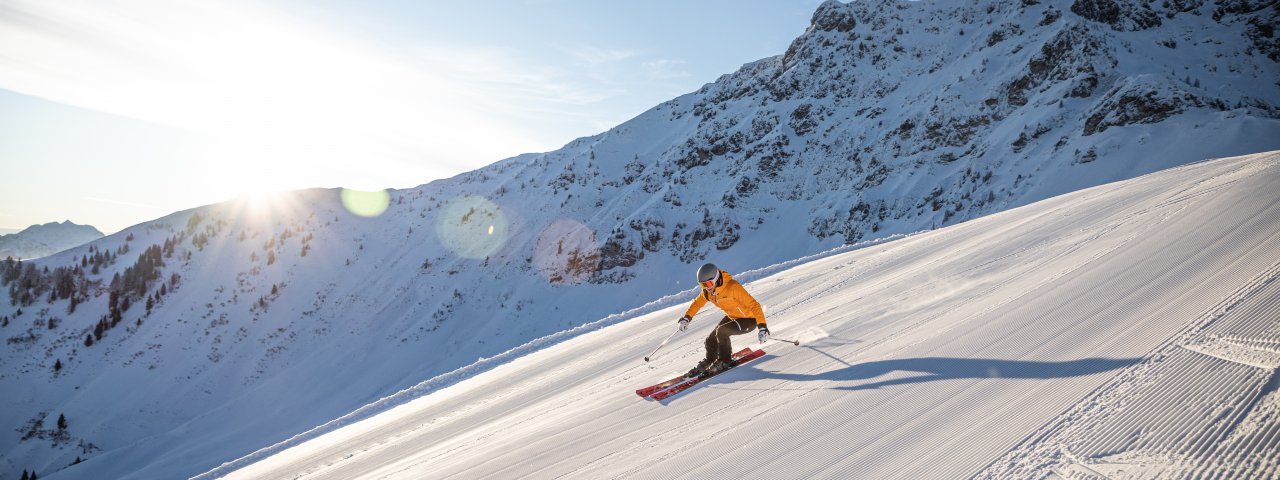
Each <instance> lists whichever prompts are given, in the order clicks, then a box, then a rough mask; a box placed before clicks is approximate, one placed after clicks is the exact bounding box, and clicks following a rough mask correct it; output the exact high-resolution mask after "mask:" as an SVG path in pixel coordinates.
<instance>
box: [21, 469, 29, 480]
mask: <svg viewBox="0 0 1280 480" xmlns="http://www.w3.org/2000/svg"><path fill="white" fill-rule="evenodd" d="M22 480H31V474H29V473H27V471H26V470H25V469H24V470H23V471H22Z"/></svg>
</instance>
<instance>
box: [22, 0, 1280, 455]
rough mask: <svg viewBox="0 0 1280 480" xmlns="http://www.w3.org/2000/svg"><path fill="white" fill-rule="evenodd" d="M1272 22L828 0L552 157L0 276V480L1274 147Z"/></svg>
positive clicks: (211, 209)
mask: <svg viewBox="0 0 1280 480" xmlns="http://www.w3.org/2000/svg"><path fill="white" fill-rule="evenodd" d="M1276 17H1277V9H1276V7H1275V6H1274V5H1268V4H1263V3H1261V2H1241V1H1223V2H1201V1H1181V2H1172V1H1171V2H1168V3H1162V4H1159V5H1157V4H1155V3H1151V2H1139V1H1136V0H1135V1H1119V0H1117V1H1105V0H1098V1H1083V0H1081V1H1076V2H1074V3H1072V4H1071V5H1069V6H1068V5H1066V4H1065V3H1058V2H1035V1H1010V0H1001V1H983V2H973V3H961V4H955V3H949V2H931V1H926V2H895V1H877V2H854V3H849V4H843V3H839V2H835V1H830V2H827V3H824V4H823V5H822V6H821V7H820V8H819V9H818V10H817V11H816V12H815V14H814V16H813V19H812V24H811V26H810V27H809V29H808V30H807V31H806V32H805V33H804V34H803V35H801V36H800V37H798V38H797V39H796V40H795V41H794V42H793V43H792V45H791V46H790V48H788V49H787V51H786V52H783V53H781V54H780V55H778V56H775V57H770V58H766V59H762V60H759V61H756V62H752V63H749V64H747V65H744V66H743V67H742V68H741V69H740V70H738V71H736V72H733V73H730V74H727V75H724V76H722V77H721V78H719V79H717V80H716V81H715V82H713V83H709V84H707V85H706V86H704V87H703V88H701V89H699V90H698V91H696V92H692V93H689V94H687V95H683V96H681V97H678V98H676V99H673V100H671V101H668V102H665V103H663V104H661V105H658V106H656V107H654V108H653V109H651V110H649V111H647V112H644V113H643V114H641V115H639V116H637V117H636V118H634V119H632V120H630V121H627V122H625V123H623V124H621V125H619V126H618V127H616V128H613V129H610V130H609V131H607V132H603V133H601V134H599V135H595V136H591V137H586V138H581V139H578V140H575V141H573V142H570V143H569V144H568V145H566V146H565V147H564V148H562V149H560V150H557V151H553V152H546V153H535V154H525V155H520V156H517V157H514V158H511V159H507V160H503V161H500V162H497V163H495V164H493V165H490V166H488V167H485V168H482V169H479V170H476V171H473V172H469V173H466V174H463V175H459V176H457V177H454V178H450V179H445V180H439V181H435V182H431V183H429V184H426V185H423V186H421V187H417V188H413V189H406V190H399V191H391V192H387V193H384V194H372V197H368V194H359V193H351V192H343V191H339V190H312V191H303V192H295V193H293V194H291V195H288V196H284V197H281V198H278V199H276V201H275V202H274V204H273V205H271V206H270V207H268V208H263V207H261V206H258V207H255V206H254V205H251V204H250V203H249V202H245V201H233V202H228V203H225V204H220V205H212V206H208V207H201V208H198V209H193V210H189V211H184V212H178V213H175V214H173V215H170V216H167V217H165V218H161V219H157V220H156V221H153V222H147V223H144V224H142V225H138V226H135V227H132V228H129V229H126V230H125V231H122V232H120V233H118V234H115V235H111V236H108V237H106V238H103V239H100V240H97V241H94V242H92V243H91V244H90V245H88V246H84V247H80V248H76V249H72V250H70V251H67V252H63V253H60V254H57V255H53V256H51V257H48V258H45V259H40V260H37V261H34V262H23V265H21V266H17V265H8V266H6V267H5V271H6V272H8V274H9V275H11V276H12V280H9V279H6V281H7V283H6V285H5V287H6V288H8V289H10V290H11V291H10V293H11V295H10V298H11V299H14V302H13V303H11V304H9V305H3V302H0V322H2V323H3V326H0V336H3V337H4V338H6V342H5V344H3V345H0V359H3V362H4V364H5V365H6V366H7V367H8V369H7V370H5V371H3V372H0V388H2V389H4V390H5V391H7V392H20V393H19V394H16V396H15V400H14V403H13V405H14V408H11V409H6V410H5V411H4V414H3V416H2V417H0V426H3V427H6V428H7V430H6V431H15V432H17V434H16V435H8V436H4V435H0V451H4V452H6V454H5V455H4V456H3V457H0V462H3V463H0V474H4V475H10V474H11V473H12V474H13V475H17V473H16V472H20V471H23V470H32V471H38V472H40V476H41V478H59V477H58V475H65V476H66V477H67V478H71V477H76V476H78V475H82V474H81V473H77V472H86V471H90V472H93V473H94V474H95V475H98V476H104V477H111V478H115V477H121V478H128V477H130V476H133V477H138V478H143V477H168V476H178V475H183V476H185V475H191V474H195V473H199V472H201V471H204V470H207V469H209V468H212V467H213V466H216V465H217V464H218V463H219V462H222V461H226V460H229V459H231V458H235V457H238V456H240V455H244V454H245V453H248V452H247V451H252V450H253V449H254V448H257V447H258V446H263V445H267V444H271V443H274V442H276V441H279V440H281V439H283V438H288V437H289V436H290V435H293V434H294V433H297V432H299V431H301V430H305V429H306V428H309V427H311V426H314V425H317V424H320V423H324V422H325V421H327V420H329V419H332V418H334V417H336V416H338V415H342V414H344V413H347V412H348V411H350V410H352V409H354V408H357V407H359V406H361V405H364V404H366V403H368V402H369V401H371V400H376V399H377V398H380V397H382V396H384V395H388V394H390V393H392V392H395V391H397V390H399V389H401V388H405V387H407V386H410V385H415V384H417V383H418V382H420V381H422V380H423V379H428V378H433V377H435V376H437V375H440V374H442V373H445V372H449V371H452V370H454V369H457V368H462V367H465V366H467V365H470V364H471V363H472V362H473V361H475V360H476V359H477V358H487V357H491V356H493V355H497V354H499V353H501V352H503V351H505V350H507V349H510V348H513V347H515V346H518V345H522V344H524V343H525V342H528V341H530V340H531V339H535V338H539V337H541V336H544V335H550V334H555V333H557V332H563V331H566V330H568V329H572V328H574V327H576V326H579V325H583V324H586V323H588V322H592V321H595V320H598V319H601V318H604V317H606V316H609V315H611V314H617V313H618V312H623V311H626V310H627V309H629V308H633V307H637V306H640V305H643V304H645V303H646V302H649V301H651V300H653V299H654V298H659V297H661V296H663V295H670V294H674V293H678V292H680V291H682V290H684V289H689V288H691V287H693V283H694V282H693V281H692V272H693V271H694V269H696V268H697V266H698V265H699V264H700V263H702V262H704V261H713V262H715V263H717V264H719V265H721V266H723V267H724V268H726V269H729V270H730V271H733V272H735V273H736V272H742V271H746V270H751V269H753V268H759V267H763V266H767V265H772V264H776V263H779V262H782V261H786V260H789V259H793V258H796V257H800V256H804V255H808V254H812V253H815V252H820V251H823V250H826V249H830V248H834V247H838V246H841V245H845V244H848V243H853V242H857V241H860V240H865V239H870V238H876V237H882V236H888V235H892V234H900V233H910V232H916V231H920V230H925V229H930V228H935V227H939V226H943V225H948V224H953V223H957V222H962V221H964V220H967V219H971V218H975V217H978V216H982V215H987V214H991V213H995V212H999V211H1002V210H1004V209H1008V208H1011V207H1016V206H1021V205H1025V204H1028V203H1031V202H1034V201H1036V200H1040V199H1044V198H1047V197H1050V196H1053V195H1057V194H1061V193H1065V192H1070V191H1076V190H1079V189H1082V188H1087V187H1091V186H1094V185H1099V184H1102V183H1106V182H1110V181H1115V180H1120V179H1124V178H1130V177H1133V176H1136V175H1140V174H1143V173H1148V172H1152V171H1156V170H1160V169H1163V168H1167V167H1171V166H1175V165H1180V164H1184V163H1187V162H1193V161H1198V160H1201V159H1204V158H1209V157H1219V156H1227V155H1234V154H1241V153H1251V152H1257V151H1264V150H1273V149H1278V148H1280V113H1278V112H1280V109H1278V107H1277V106H1280V85H1277V83H1276V79H1277V78H1280V75H1278V74H1277V73H1280V68H1278V65H1280V63H1277V60H1276V59H1275V58H1274V57H1275V51H1276V49H1275V45H1276V44H1275V41H1274V38H1275V37H1274V29H1272V28H1270V26H1272V25H1274V24H1275V23H1276V22H1275V19H1276ZM1134 159H1141V160H1134ZM351 202H372V203H374V204H379V205H377V206H379V207H382V208H385V211H383V210H382V208H375V209H372V211H373V212H375V213H370V211H371V210H370V209H367V208H351V206H352V205H351ZM353 212H354V213H353ZM376 212H380V214H379V213H376ZM117 277H119V279H118V280H117ZM744 280H746V281H750V280H752V278H751V276H750V275H746V276H744ZM18 290H21V291H18ZM767 308H768V306H767V305H766V309H767ZM766 314H767V313H766ZM708 315H710V314H708ZM700 317H701V316H700ZM672 320H673V322H674V319H672ZM698 321H699V324H701V322H706V320H705V319H702V318H700V319H699V320H698ZM771 325H772V326H773V327H774V328H775V329H779V330H781V331H785V329H786V328H788V326H787V325H773V324H772V323H771ZM179 398H180V399H183V400H182V401H181V402H179V401H176V400H175V399H179ZM282 399H287V400H288V401H284V400H282ZM104 404H109V405H111V406H110V408H104V407H103V405H104ZM264 411H268V412H271V414H270V415H268V416H267V417H263V414H262V412H264ZM61 415H65V417H66V419H67V425H68V426H67V427H66V428H54V427H52V425H54V424H55V420H57V419H58V418H60V416H61ZM245 418H254V419H255V421H253V422H248V423H246V422H244V420H243V419H245ZM58 423H61V422H58ZM186 432H211V433H209V434H202V435H198V436H193V435H188V434H186ZM76 460H83V461H82V462H76ZM73 463H75V466H74V467H69V465H72V464H73ZM47 472H63V473H52V474H46V473H47Z"/></svg>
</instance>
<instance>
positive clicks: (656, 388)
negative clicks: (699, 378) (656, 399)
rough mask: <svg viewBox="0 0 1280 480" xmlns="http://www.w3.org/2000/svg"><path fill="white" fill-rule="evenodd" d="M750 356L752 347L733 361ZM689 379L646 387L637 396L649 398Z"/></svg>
mask: <svg viewBox="0 0 1280 480" xmlns="http://www.w3.org/2000/svg"><path fill="white" fill-rule="evenodd" d="M750 354H751V348H750V347H748V348H744V349H742V350H738V351H737V353H734V354H733V360H734V361H737V360H738V359H741V358H742V357H745V356H747V355H750ZM688 379H689V378H688V377H685V376H684V375H681V376H678V377H676V378H673V379H671V380H667V381H665V382H662V383H659V384H657V385H651V386H648V387H644V388H641V389H639V390H636V395H639V396H641V397H647V396H649V395H653V394H654V393H655V392H658V391H659V390H662V389H665V388H667V387H670V386H672V385H675V384H677V383H680V382H683V381H685V380H688Z"/></svg>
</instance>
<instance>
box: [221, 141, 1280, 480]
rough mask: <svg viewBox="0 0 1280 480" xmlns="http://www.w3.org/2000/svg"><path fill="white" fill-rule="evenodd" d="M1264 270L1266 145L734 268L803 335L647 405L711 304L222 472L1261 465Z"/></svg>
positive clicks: (1278, 253) (1144, 473) (1243, 472)
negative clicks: (839, 248) (648, 390)
mask: <svg viewBox="0 0 1280 480" xmlns="http://www.w3.org/2000/svg"><path fill="white" fill-rule="evenodd" d="M710 260H712V261H717V262H718V263H721V264H722V266H724V267H726V268H727V269H729V270H731V271H732V270H733V266H732V264H733V260H732V259H728V258H726V259H719V258H712V259H710ZM690 275H692V270H691V273H690ZM1277 280H1280V153H1276V152H1271V153H1263V154H1257V155H1251V156H1245V157H1236V158H1227V159H1219V160H1213V161H1207V162H1201V163H1197V164H1192V165H1188V166H1184V167H1180V168H1175V169H1172V170H1167V171H1163V172H1159V173H1156V174H1152V175H1147V176H1144V177H1140V178H1137V179H1133V180H1129V181H1124V182H1120V183H1115V184H1109V185H1104V186H1100V187H1096V188H1091V189H1088V190H1083V191H1080V192H1076V193H1072V194H1068V195H1065V196H1061V197H1056V198H1053V199H1049V200H1046V201H1043V202H1039V203H1036V204H1033V205H1030V206H1027V207H1023V208H1019V209H1016V210H1011V211H1008V212H1005V213H1001V214H996V215H992V216H989V217H985V218H981V219H977V220H974V221H970V222H967V223H964V224H960V225H956V226H954V227H949V228H945V229H942V230H938V231H934V232H929V233H924V234H920V235H915V236H911V237H908V238H905V239H901V240H897V241H894V242H890V243H885V244H880V245H875V246H872V247H868V248H864V249H861V250H856V251H852V252H847V253H841V254H836V255H832V256H830V257H827V258H822V259H819V260H816V261H813V262H810V263H806V264H803V265H800V266H797V267H795V268H792V269H789V270H785V271H782V272H780V273H777V274H775V275H772V276H770V277H767V278H764V279H761V280H758V281H754V282H751V283H749V284H748V285H747V288H748V290H749V291H751V292H752V293H753V294H755V295H756V297H757V298H758V299H759V300H761V302H762V303H764V304H765V305H766V308H767V315H768V318H769V324H770V326H771V327H772V329H773V332H774V335H775V336H777V337H790V338H798V339H799V340H801V341H802V342H803V345H802V346H800V347H795V346H791V345H787V344H783V343H779V342H773V343H771V344H767V345H765V346H764V349H765V350H766V351H768V353H769V354H768V355H767V356H765V357H764V358H761V359H759V360H756V361H754V362H752V363H751V364H748V365H745V366H743V367H741V368H738V369H735V370H733V371H730V372H727V373H725V374H723V375H721V376H719V377H717V378H716V379H715V380H714V381H711V382H709V383H708V384H704V385H699V386H697V387H695V388H693V389H690V390H689V391H686V392H684V393H682V394H680V395H678V396H676V397H674V398H673V399H670V400H669V401H666V402H664V403H658V402H652V401H645V400H642V399H640V398H638V397H637V396H636V395H635V394H634V393H633V392H634V390H635V389H636V388H639V387H641V386H644V385H648V384H651V383H654V382H656V381H659V380H662V379H665V378H668V377H670V376H671V375H672V374H673V373H675V372H680V371H683V370H685V369H687V368H689V367H690V366H691V365H693V364H694V363H695V362H696V361H697V359H698V358H699V357H700V356H701V355H702V337H703V335H705V334H706V332H707V331H708V330H709V328H710V327H711V326H712V325H713V322H714V321H715V320H716V319H717V318H719V313H718V312H714V311H704V313H701V314H699V315H698V317H697V318H696V319H695V320H694V323H693V326H692V328H691V329H690V332H688V333H685V334H682V335H678V336H677V337H676V338H675V339H674V340H673V341H672V343H671V344H669V345H668V346H667V347H666V348H665V349H664V350H663V351H661V352H659V353H658V355H657V356H656V358H655V360H654V362H652V364H649V365H646V364H645V363H644V362H643V361H642V360H641V359H642V357H644V356H645V354H647V353H649V350H650V349H652V348H653V347H654V346H656V345H657V343H658V342H659V341H661V340H662V339H663V338H664V337H665V336H666V335H668V334H669V333H670V332H671V331H672V329H673V327H674V326H675V320H676V319H677V318H678V317H679V316H680V312H681V311H682V310H683V308H684V307H683V306H680V307H675V308H669V309H665V310H662V311H659V312H656V313H653V314H649V315H644V316H641V317H638V318H635V319H634V320H630V321H625V322H622V323H619V324H617V325H613V326H610V327H607V328H603V329H600V330H598V331H595V332H591V333H588V334H585V335H581V336H578V337H576V338H573V339H571V340H568V341H565V342H562V343H560V344H557V345H554V346H552V347H549V348H546V349H543V350H540V351H536V352H534V353H531V354H529V355H527V356H525V357H522V358H519V359H517V360H515V361H513V362H511V363H508V364H506V365H502V366H499V367H496V368H494V369H492V370H491V371H488V372H485V373H482V374H479V375H476V376H474V377H472V378H469V379H466V380H463V381H461V382H459V383H457V384H455V385H452V386H449V387H447V388H444V389H441V390H439V391H437V392H435V393H432V394H430V395H427V396H424V397H421V398H418V399H416V400H413V401H411V402H408V403H406V404H404V405H401V406H399V407H396V408H394V409H391V410H389V411H387V412H385V413H383V414H380V415H378V416H375V417H373V418H369V419H367V420H364V421H362V422H358V423H355V424H353V425H349V426H347V427H344V428H341V429H338V430H336V431H333V432H331V433H328V434H326V435H323V436H320V437H318V438H315V439H313V440H311V441H308V442H306V443H303V444H301V445H298V446H295V447H293V448H290V449H287V450H285V451H283V452H280V453H278V454H276V455H274V456H271V457H268V458H265V459H263V460H261V461H259V462H257V463H254V464H251V465H249V466H247V467H244V468H242V469H240V470H238V471H235V472H232V473H231V474H230V475H228V476H227V478H237V479H239V478H253V479H271V478H290V479H292V478H305V479H318V478H326V479H347V478H559V477H567V478H591V479H595V478H614V477H634V478H877V479H879V478H904V479H907V478H909V479H927V478H968V477H973V476H977V477H980V478H1009V479H1015V478H1016V479H1023V478H1113V479H1118V478H1157V477H1158V478H1171V477H1183V476H1187V477H1190V476H1194V475H1203V476H1204V477H1206V478H1276V476H1277V475H1280V464H1278V461H1280V393H1277V387H1278V386H1280V380H1278V377H1277V375H1276V367H1277V366H1280V281H1277ZM655 281H657V279H655ZM689 296H690V298H692V296H693V293H692V292H690V294H689ZM737 338H738V340H737V343H736V346H742V345H744V344H752V345H754V344H755V339H754V335H752V336H744V337H737ZM747 342H749V343H747Z"/></svg>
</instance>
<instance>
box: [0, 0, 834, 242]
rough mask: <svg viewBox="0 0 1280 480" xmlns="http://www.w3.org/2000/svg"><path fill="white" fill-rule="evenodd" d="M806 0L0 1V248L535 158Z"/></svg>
mask: <svg viewBox="0 0 1280 480" xmlns="http://www.w3.org/2000/svg"><path fill="white" fill-rule="evenodd" d="M820 3H821V2H820V1H819V0H804V1H796V0H787V1H783V0H775V1H765V0H704V1H696V2H681V1H675V0H656V1H647V2H599V1H588V0H523V1H508V2H447V1H436V0H417V1H411V0H395V1H393V0H369V1H333V0H312V1H303V0H267V1H259V2H241V1H227V2H207V1H200V0H154V1H134V0H102V1H89V0H60V1H57V2H49V1H43V0H31V1H27V0H0V187H2V188H0V233H5V232H6V231H14V230H18V229H22V228H25V227H27V226H30V225H34V224H41V223H48V222H53V221H64V220H70V221H72V222H75V223H79V224H90V225H94V226H95V227H98V229H99V230H102V231H104V232H107V233H111V232H115V231H119V230H121V229H123V228H126V227H128V226H130V225H134V224H137V223H141V222H144V221H148V220H152V219H155V218H158V217H161V216H164V215H167V214H169V213H172V212H175V211H179V210H183V209H187V208H192V207H196V206H201V205H206V204H210V203H217V202H221V201H225V200H229V199H233V198H236V197H238V196H242V195H255V194H263V193H267V192H279V191H286V190H294V189H301V188H312V187H324V188H332V187H347V188H355V189H363V190H372V189H383V188H408V187H414V186H417V185H421V184H424V183H428V182H430V181H432V180H435V179H439V178H447V177H451V176H453V175H456V174H458V173H462V172H465V171H469V170H473V169H476V168H479V167H482V166H485V165H488V164H491V163H494V162H496V161H499V160H502V159H505V158H509V157H512V156H515V155H518V154H521V153H527V152H544V151H550V150H555V149H557V148H559V147H561V146H563V145H564V144H566V143H568V142H569V141H571V140H573V139H575V138H579V137H583V136H588V135H594V134H597V133H600V132H603V131H605V130H608V129H609V128H611V127H613V126H615V125H617V124H619V123H622V122H624V121H626V120H628V119H630V118H632V117H634V116H636V115H639V114H640V113H642V112H643V111H645V110H647V109H649V108H651V107H653V106H655V105H657V104H659V103H662V102H664V101H666V100H669V99H672V98H675V97H677V96H679V95H682V94H685V93H688V92H691V91H694V90H697V89H698V88H699V87H701V86H702V85H704V84H706V83H710V82H713V81H715V80H716V78H718V77H719V76H720V75H723V74H727V73H731V72H733V71H734V70H736V69H737V68H739V67H740V66H741V65H742V64H745V63H748V62H752V61H755V60H759V59H761V58H765V57H769V56H773V55H778V54H781V53H783V52H784V51H785V50H786V48H787V46H788V45H789V44H790V42H791V41H792V40H793V39H794V38H795V37H797V36H799V35H800V34H801V33H803V32H804V29H805V28H806V27H807V26H808V23H809V19H810V17H811V16H812V14H813V11H814V10H815V9H816V8H817V6H818V4H820Z"/></svg>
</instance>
